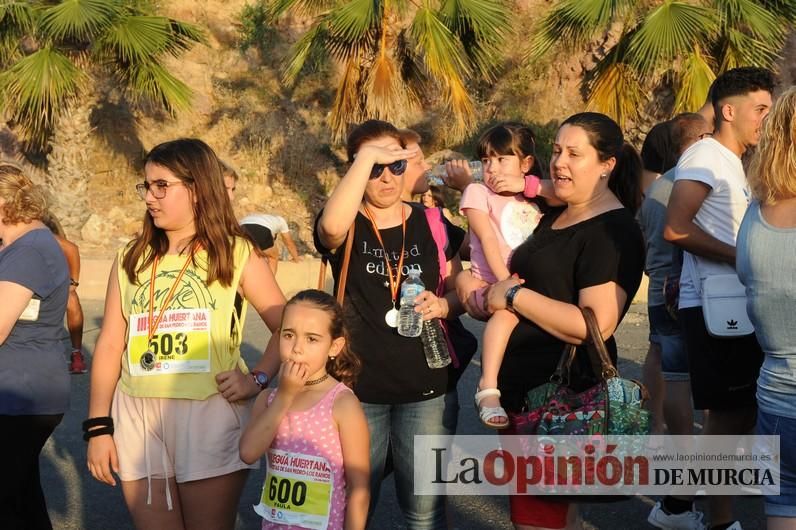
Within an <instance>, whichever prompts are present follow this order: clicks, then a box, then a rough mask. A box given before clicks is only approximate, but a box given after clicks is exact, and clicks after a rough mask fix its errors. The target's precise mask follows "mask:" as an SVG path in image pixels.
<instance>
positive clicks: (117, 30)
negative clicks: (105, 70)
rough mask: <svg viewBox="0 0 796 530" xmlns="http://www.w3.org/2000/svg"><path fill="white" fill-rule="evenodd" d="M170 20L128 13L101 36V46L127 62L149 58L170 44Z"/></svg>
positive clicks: (164, 49)
mask: <svg viewBox="0 0 796 530" xmlns="http://www.w3.org/2000/svg"><path fill="white" fill-rule="evenodd" d="M171 38H172V27H171V21H170V20H169V19H167V18H165V17H157V16H148V15H126V16H123V17H120V18H118V19H117V20H116V21H115V22H114V24H113V25H112V26H111V27H110V28H108V31H106V32H105V34H104V35H103V36H102V37H101V39H100V40H99V42H98V44H99V47H100V49H102V50H107V51H109V52H110V53H111V54H112V56H113V57H114V58H115V59H116V60H118V61H122V62H124V63H131V64H132V63H136V62H141V61H148V60H149V59H150V58H152V57H154V56H157V55H159V54H161V53H163V52H164V51H166V49H167V48H168V47H169V46H170V45H171V44H170V41H171Z"/></svg>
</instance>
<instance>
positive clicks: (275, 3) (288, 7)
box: [260, 0, 337, 22]
mask: <svg viewBox="0 0 796 530" xmlns="http://www.w3.org/2000/svg"><path fill="white" fill-rule="evenodd" d="M260 1H263V0H260ZM336 3H337V2H335V0H272V1H271V2H269V4H268V9H267V13H268V20H269V21H270V22H275V21H276V19H278V18H279V17H280V16H282V15H283V14H285V13H286V12H288V11H293V12H294V13H296V15H298V16H299V17H302V18H305V17H314V16H316V15H319V14H321V13H323V12H324V11H326V10H328V9H331V8H333V7H334V6H335V4H336Z"/></svg>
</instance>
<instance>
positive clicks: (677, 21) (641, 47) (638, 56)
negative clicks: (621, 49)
mask: <svg viewBox="0 0 796 530" xmlns="http://www.w3.org/2000/svg"><path fill="white" fill-rule="evenodd" d="M717 30H718V23H717V21H716V19H715V18H714V17H713V16H712V14H711V11H710V9H709V8H707V7H703V6H699V5H693V4H686V3H684V2H678V1H671V0H666V1H665V2H664V3H663V4H661V5H660V6H658V7H657V8H655V9H653V10H652V11H651V12H650V13H649V14H648V15H647V16H646V17H645V18H644V20H643V21H642V23H641V24H640V25H639V26H638V31H637V32H636V34H635V36H634V37H633V39H632V40H631V41H630V44H629V46H628V49H627V56H628V57H629V58H630V61H631V64H632V65H633V66H634V67H635V68H636V69H637V70H638V72H639V73H640V74H641V75H646V74H649V73H651V72H652V71H653V70H655V68H656V67H657V66H659V65H661V64H662V63H667V62H669V61H672V60H673V59H675V58H676V57H677V56H680V55H682V54H685V53H688V52H689V51H690V50H692V49H693V43H694V42H700V41H704V40H706V38H708V37H710V36H713V35H715V34H716V32H717Z"/></svg>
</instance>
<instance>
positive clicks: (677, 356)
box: [647, 305, 689, 381]
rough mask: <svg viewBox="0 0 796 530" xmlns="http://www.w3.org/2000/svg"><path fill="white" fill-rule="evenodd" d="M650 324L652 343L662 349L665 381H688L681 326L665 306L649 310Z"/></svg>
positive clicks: (657, 306)
mask: <svg viewBox="0 0 796 530" xmlns="http://www.w3.org/2000/svg"><path fill="white" fill-rule="evenodd" d="M647 318H648V319H649V323H650V342H651V343H652V344H655V345H657V346H658V347H660V349H661V369H662V371H663V379H664V380H665V381H688V379H689V376H688V355H687V354H686V350H685V344H684V342H683V336H682V334H681V333H680V324H679V323H678V322H677V321H676V320H674V319H673V318H672V316H671V315H670V314H669V312H668V311H667V310H666V306H664V305H653V306H650V307H649V308H647Z"/></svg>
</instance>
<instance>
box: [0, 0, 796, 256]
mask: <svg viewBox="0 0 796 530" xmlns="http://www.w3.org/2000/svg"><path fill="white" fill-rule="evenodd" d="M245 4H246V2H245V1H244V0H227V1H223V2H222V1H221V0H175V1H171V2H165V3H163V8H164V9H165V10H166V12H167V14H168V15H170V16H172V17H175V18H180V19H184V20H188V21H192V22H194V23H196V24H198V25H200V26H202V27H203V28H204V29H205V30H206V32H207V35H208V44H207V45H206V46H198V47H196V48H195V49H193V50H192V51H191V52H189V53H188V54H186V55H185V56H183V57H181V58H180V59H179V61H173V63H172V64H171V68H172V70H173V71H175V72H176V73H177V74H178V76H179V77H180V78H182V79H183V80H184V81H185V82H187V83H188V84H189V85H190V86H191V87H192V88H193V90H194V91H195V100H194V106H193V109H192V111H191V112H189V113H183V114H180V115H179V116H177V117H176V118H170V117H168V116H163V115H161V114H159V113H157V112H146V111H143V110H140V109H138V110H133V108H132V107H131V106H130V105H129V104H128V103H127V102H126V100H125V98H124V96H123V94H121V93H120V92H119V91H118V90H117V89H116V88H115V87H114V86H111V85H107V84H100V85H97V86H94V87H92V89H91V90H90V92H89V93H88V94H87V95H86V97H85V98H83V100H82V101H80V102H79V104H78V105H76V106H74V108H73V109H72V111H71V113H70V114H69V116H66V117H65V118H64V119H63V120H62V123H61V124H60V125H59V127H58V130H57V133H56V135H55V138H54V139H53V152H52V154H51V156H50V157H49V164H48V167H47V169H46V172H45V171H39V172H37V178H38V179H40V180H41V181H42V182H46V183H47V184H48V187H49V188H50V189H51V190H52V192H53V196H52V203H53V209H54V211H55V212H56V214H57V215H58V216H59V217H60V218H61V219H62V222H63V224H64V226H65V227H66V229H67V232H68V235H69V237H70V238H71V239H74V240H75V241H76V242H78V243H79V244H80V246H81V249H82V251H83V253H84V254H86V255H94V256H98V255H110V254H111V253H112V252H113V250H114V249H115V248H117V247H118V246H119V245H121V244H122V243H124V242H125V241H127V240H128V239H129V238H130V237H131V236H132V235H133V234H134V233H135V232H136V231H137V230H138V227H139V223H140V218H141V216H142V215H143V203H142V202H141V201H140V200H139V199H138V197H137V195H136V193H135V190H134V185H135V183H137V182H139V181H140V180H141V179H142V172H141V163H140V161H141V156H142V154H143V153H145V152H146V150H148V149H149V148H151V147H152V146H153V145H155V144H157V143H158V142H161V141H165V140H169V139H173V138H175V137H179V136H194V137H199V138H202V139H203V140H205V141H206V142H208V143H209V144H210V145H211V146H213V148H214V149H215V150H216V151H217V152H218V153H219V155H220V156H221V157H222V158H223V159H224V160H226V161H227V162H229V163H230V164H231V165H232V166H234V167H235V168H237V169H238V171H239V173H240V174H241V176H242V179H241V182H240V184H239V187H238V199H237V202H236V205H235V207H236V210H237V213H238V214H239V215H244V214H246V213H250V212H253V211H264V212H276V213H279V214H281V215H283V216H284V217H285V218H286V219H288V220H289V222H290V223H291V225H292V227H293V228H294V229H295V231H296V233H297V235H298V236H299V239H300V240H301V241H303V242H304V248H303V250H305V251H308V252H309V251H310V248H311V241H312V237H311V232H310V225H311V219H312V218H313V216H314V214H315V213H316V212H317V210H318V208H319V207H320V206H321V205H322V204H323V202H324V200H325V197H326V195H327V194H328V191H329V190H330V189H331V188H332V187H333V186H334V185H335V183H336V182H337V179H338V175H340V174H341V173H342V171H344V170H345V166H344V164H343V154H342V152H341V150H340V147H339V146H330V145H329V131H328V128H327V126H326V121H325V120H326V112H327V109H328V108H329V106H330V104H331V101H332V100H333V98H334V93H333V90H331V89H330V88H329V87H330V86H331V83H330V78H331V77H333V76H334V72H333V71H331V69H330V68H328V67H322V68H318V69H317V70H316V71H314V72H313V73H312V74H311V75H309V76H306V77H305V78H303V79H302V80H301V81H300V82H299V84H297V85H296V86H295V87H293V88H292V89H285V88H284V87H282V86H281V85H280V84H279V82H278V76H279V67H280V64H281V58H282V57H283V56H284V53H285V51H286V50H287V47H288V46H289V44H290V41H291V38H292V36H294V35H295V34H296V32H297V31H298V30H301V29H302V27H303V26H304V25H305V24H306V21H302V20H286V21H284V23H283V25H282V27H280V28H279V32H278V33H268V32H266V33H264V34H263V35H261V36H260V39H259V40H258V41H256V42H253V43H251V44H252V45H251V46H250V47H249V48H248V49H247V50H246V51H245V52H244V51H242V27H241V24H240V13H241V12H242V10H243V9H244V7H245ZM519 4H520V7H521V10H520V11H519V12H518V14H517V16H518V17H520V18H521V24H520V25H519V27H527V28H530V27H531V26H532V22H533V17H534V16H535V15H537V16H538V13H539V12H540V11H541V10H543V9H545V8H546V7H547V6H548V5H549V4H550V2H549V1H545V0H524V1H522V2H519ZM526 41H527V35H525V34H518V35H515V36H514V37H513V44H512V46H510V49H512V50H519V49H521V47H522V44H523V43H524V42H526ZM795 48H796V39H793V38H792V39H791V41H790V42H789V45H788V49H787V52H788V53H787V55H786V57H793V53H792V52H793V50H794V49H795ZM557 60H558V63H557V64H558V66H557V68H555V69H552V70H548V69H547V66H548V65H546V64H540V65H536V66H535V67H533V68H527V67H522V66H521V65H520V61H519V56H518V55H517V56H513V57H510V58H509V61H508V64H507V67H506V70H505V72H504V74H503V76H502V77H501V79H499V80H498V82H497V83H495V84H494V85H484V86H480V87H477V101H478V114H479V120H480V121H481V122H482V123H487V122H489V121H491V120H497V119H508V118H511V119H520V120H524V121H526V122H529V123H533V124H536V125H538V126H539V128H540V130H541V131H542V136H543V138H540V140H541V142H540V143H544V142H546V141H548V140H549V137H550V136H552V134H553V133H554V131H555V123H556V122H557V121H559V120H561V119H562V118H563V117H566V116H567V115H569V114H571V113H572V112H576V111H578V110H582V107H583V100H582V96H581V93H580V91H579V87H578V83H579V80H580V78H581V76H582V74H583V72H584V70H586V69H588V68H589V67H590V66H591V65H592V64H593V62H594V61H595V56H594V54H593V53H592V52H589V51H586V52H584V53H583V54H582V55H580V56H571V57H568V58H565V59H561V58H558V59H557ZM795 75H796V66H794V65H789V67H783V80H784V82H785V83H786V84H788V85H789V84H791V82H792V81H793V79H794V76H795ZM663 97H664V98H665V94H664V95H663ZM650 111H651V113H652V114H654V112H655V107H654V106H651V107H650ZM652 119H654V116H651V117H650V120H652ZM401 125H406V126H410V127H413V128H415V129H417V130H418V131H420V132H421V133H422V134H423V136H424V143H425V147H426V152H427V154H429V153H434V152H435V151H439V150H442V149H446V148H453V149H455V150H459V151H464V152H467V151H468V149H469V142H465V143H464V144H462V145H446V144H445V143H444V130H445V123H444V122H443V121H442V119H441V118H440V117H439V116H435V115H433V114H431V113H430V112H427V113H425V114H423V115H418V116H416V117H415V119H414V120H413V122H411V123H405V124H401ZM648 126H649V123H641V124H636V125H633V126H632V127H631V128H630V130H629V135H630V136H631V137H632V138H634V139H636V140H638V139H639V138H641V137H643V133H644V132H645V131H646V129H647V128H648ZM474 135H475V131H474ZM544 136H547V137H548V138H544ZM471 140H472V139H471ZM548 143H549V142H548ZM17 147H18V146H16V145H15V143H14V138H13V134H11V133H10V132H9V131H8V130H7V129H6V130H5V131H3V130H1V129H0V150H3V151H5V152H6V153H7V154H8V153H12V154H13V152H14V151H15V150H16V149H17Z"/></svg>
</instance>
